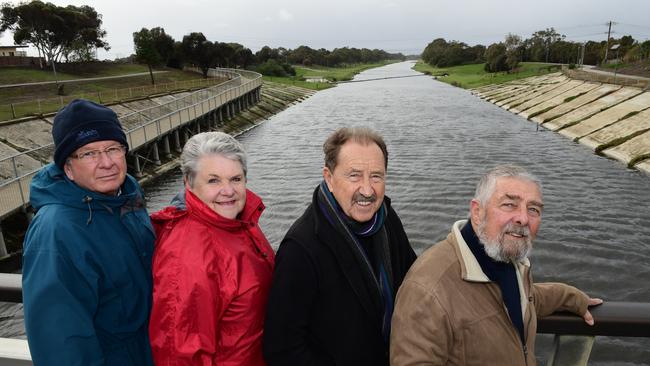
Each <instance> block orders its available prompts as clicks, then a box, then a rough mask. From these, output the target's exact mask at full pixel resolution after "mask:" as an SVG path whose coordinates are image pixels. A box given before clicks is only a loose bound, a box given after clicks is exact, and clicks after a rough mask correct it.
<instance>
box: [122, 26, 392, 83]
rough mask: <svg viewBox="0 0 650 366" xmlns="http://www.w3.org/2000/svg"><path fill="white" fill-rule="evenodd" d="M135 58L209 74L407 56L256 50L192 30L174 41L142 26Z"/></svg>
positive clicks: (284, 70)
mask: <svg viewBox="0 0 650 366" xmlns="http://www.w3.org/2000/svg"><path fill="white" fill-rule="evenodd" d="M133 43H134V45H135V59H136V60H137V61H138V62H141V63H144V64H147V65H149V67H150V69H151V67H154V66H161V65H165V66H168V67H175V68H182V67H183V66H186V65H193V66H196V67H198V68H199V69H201V72H202V73H203V75H204V76H207V73H208V69H210V68H213V67H230V68H244V69H254V70H257V71H258V72H260V73H262V74H264V75H271V76H287V75H295V70H294V69H293V67H292V66H291V65H296V64H299V65H304V66H310V65H319V66H340V65H343V64H354V63H369V62H379V61H382V60H389V59H404V58H405V57H404V55H402V54H401V53H397V54H391V53H388V52H386V51H383V50H378V49H374V50H370V49H366V48H362V49H357V48H348V47H343V48H336V49H334V50H333V51H329V50H326V49H324V48H321V49H318V50H314V49H312V48H310V47H308V46H300V47H298V48H296V49H294V50H291V49H287V48H283V47H279V48H271V47H269V46H264V47H262V48H261V49H260V50H259V51H257V52H255V53H253V52H252V51H251V50H250V49H248V48H246V47H245V46H243V45H241V44H239V43H222V42H216V41H215V42H212V41H209V40H208V39H207V38H206V37H205V35H203V33H201V32H193V33H190V34H188V35H185V36H183V39H182V40H181V41H175V40H174V39H173V38H172V37H171V36H170V35H168V34H166V33H165V30H164V28H161V27H156V28H152V29H147V28H142V29H141V30H140V31H138V32H135V33H133Z"/></svg>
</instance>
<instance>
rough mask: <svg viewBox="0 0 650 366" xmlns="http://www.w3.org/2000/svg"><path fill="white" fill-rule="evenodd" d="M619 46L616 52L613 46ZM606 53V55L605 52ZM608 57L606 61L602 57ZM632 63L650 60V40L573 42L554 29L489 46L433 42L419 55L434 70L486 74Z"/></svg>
mask: <svg viewBox="0 0 650 366" xmlns="http://www.w3.org/2000/svg"><path fill="white" fill-rule="evenodd" d="M614 45H618V47H617V48H618V49H617V50H616V51H612V50H611V49H612V47H613V46H614ZM608 49H609V52H608V53H607V50H608ZM606 54H607V60H605V55H606ZM614 58H618V61H621V60H622V61H624V62H634V61H638V60H644V59H648V58H650V40H647V41H644V42H639V41H637V40H635V39H634V38H633V37H632V36H630V35H627V36H623V37H621V38H618V39H617V38H610V40H609V43H608V42H607V41H606V40H602V41H588V42H584V43H583V42H575V41H567V40H566V36H565V35H563V34H560V33H558V32H557V31H556V30H555V29H554V28H547V29H544V30H540V31H537V32H535V33H533V34H532V35H531V37H530V38H526V39H523V40H522V38H521V37H520V36H518V35H514V34H508V35H507V36H506V37H505V39H504V41H503V42H496V43H493V44H491V45H489V46H487V47H486V46H483V45H476V46H471V47H470V46H468V45H467V44H465V43H463V42H458V41H449V42H448V41H446V40H445V39H443V38H437V39H434V40H433V41H432V42H431V43H429V44H428V45H427V47H426V48H425V49H424V51H423V52H422V59H423V60H424V61H425V62H426V63H428V64H430V65H432V66H437V67H449V66H456V65H463V64H476V63H485V70H486V71H488V72H497V71H511V70H515V69H516V68H517V65H518V64H519V62H522V61H524V62H550V63H563V64H576V63H583V64H588V65H599V64H602V63H604V62H607V61H608V60H612V59H614Z"/></svg>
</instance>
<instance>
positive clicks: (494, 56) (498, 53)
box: [484, 43, 508, 72]
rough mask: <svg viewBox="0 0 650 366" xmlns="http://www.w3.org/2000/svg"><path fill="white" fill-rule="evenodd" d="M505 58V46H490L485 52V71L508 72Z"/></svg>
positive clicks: (498, 44) (501, 44)
mask: <svg viewBox="0 0 650 366" xmlns="http://www.w3.org/2000/svg"><path fill="white" fill-rule="evenodd" d="M506 57H507V56H506V46H505V45H504V44H503V43H493V44H491V45H490V47H488V48H487V50H486V51H485V67H484V68H485V71H487V72H498V71H508V64H507V63H506Z"/></svg>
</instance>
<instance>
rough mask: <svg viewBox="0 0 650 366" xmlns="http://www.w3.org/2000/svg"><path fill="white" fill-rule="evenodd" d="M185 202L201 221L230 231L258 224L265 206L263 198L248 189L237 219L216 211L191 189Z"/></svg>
mask: <svg viewBox="0 0 650 366" xmlns="http://www.w3.org/2000/svg"><path fill="white" fill-rule="evenodd" d="M185 203H186V205H187V212H188V213H189V214H190V215H192V216H193V217H195V218H196V219H198V220H199V221H201V222H203V223H205V224H206V225H209V226H215V227H218V228H221V229H225V230H228V231H235V230H239V229H241V228H242V227H252V226H256V225H257V223H258V221H259V218H260V216H261V215H262V212H263V211H264V208H265V207H264V203H262V199H261V198H260V197H259V196H258V195H256V194H255V193H253V192H252V191H250V190H248V189H247V190H246V204H245V205H244V209H243V210H242V212H241V213H240V214H239V217H238V218H236V219H228V218H225V217H223V216H221V215H219V214H218V213H216V212H214V210H212V209H211V208H210V207H208V205H206V204H205V203H203V201H201V200H200V199H199V198H198V197H197V196H196V195H195V194H194V193H192V192H191V191H189V190H186V191H185Z"/></svg>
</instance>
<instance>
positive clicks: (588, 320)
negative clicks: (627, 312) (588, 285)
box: [582, 298, 603, 325]
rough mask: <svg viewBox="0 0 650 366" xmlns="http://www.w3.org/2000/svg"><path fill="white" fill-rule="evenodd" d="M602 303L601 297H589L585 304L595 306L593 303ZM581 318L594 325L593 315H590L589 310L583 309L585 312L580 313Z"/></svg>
mask: <svg viewBox="0 0 650 366" xmlns="http://www.w3.org/2000/svg"><path fill="white" fill-rule="evenodd" d="M602 303H603V299H598V298H594V299H592V298H589V301H588V302H587V306H595V305H600V304H602ZM582 318H583V319H584V320H585V323H587V324H589V325H594V317H593V315H591V313H590V312H589V310H588V309H587V311H585V313H584V314H583V315H582Z"/></svg>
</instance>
